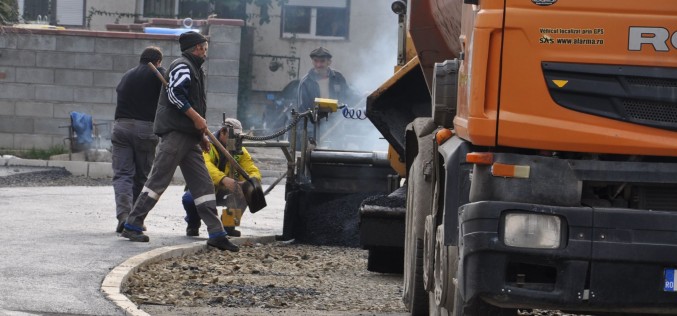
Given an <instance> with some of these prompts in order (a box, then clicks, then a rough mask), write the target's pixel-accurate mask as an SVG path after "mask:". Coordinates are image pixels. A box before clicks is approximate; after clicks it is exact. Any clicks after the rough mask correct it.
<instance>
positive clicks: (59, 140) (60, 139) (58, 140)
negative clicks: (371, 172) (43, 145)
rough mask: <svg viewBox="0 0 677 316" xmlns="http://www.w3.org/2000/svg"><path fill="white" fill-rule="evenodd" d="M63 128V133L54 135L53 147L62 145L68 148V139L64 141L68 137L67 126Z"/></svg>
mask: <svg viewBox="0 0 677 316" xmlns="http://www.w3.org/2000/svg"><path fill="white" fill-rule="evenodd" d="M62 130H63V134H62V135H54V136H52V147H54V146H61V147H63V148H64V149H68V141H64V140H65V139H66V137H68V132H67V131H66V129H65V128H62ZM66 155H68V154H66ZM50 158H51V157H50Z"/></svg>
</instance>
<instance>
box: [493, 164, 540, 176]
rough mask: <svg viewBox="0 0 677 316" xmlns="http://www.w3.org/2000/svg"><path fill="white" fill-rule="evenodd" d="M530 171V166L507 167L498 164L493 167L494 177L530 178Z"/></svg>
mask: <svg viewBox="0 0 677 316" xmlns="http://www.w3.org/2000/svg"><path fill="white" fill-rule="evenodd" d="M530 169H531V167H529V166H520V165H507V164H502V163H498V162H497V163H494V164H493V165H492V166H491V174H492V175H493V176H494V177H510V178H529V171H530Z"/></svg>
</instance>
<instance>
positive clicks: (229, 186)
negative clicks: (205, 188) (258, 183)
mask: <svg viewBox="0 0 677 316" xmlns="http://www.w3.org/2000/svg"><path fill="white" fill-rule="evenodd" d="M221 184H222V185H223V186H224V187H225V188H226V190H228V192H230V193H232V192H235V189H236V188H237V187H238V184H237V181H235V180H233V179H232V178H229V177H224V178H223V179H222V180H221Z"/></svg>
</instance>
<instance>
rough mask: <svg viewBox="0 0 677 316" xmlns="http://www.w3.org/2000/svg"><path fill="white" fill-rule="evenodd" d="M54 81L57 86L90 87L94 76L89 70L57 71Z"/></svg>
mask: <svg viewBox="0 0 677 316" xmlns="http://www.w3.org/2000/svg"><path fill="white" fill-rule="evenodd" d="M54 76H55V79H56V82H57V83H58V84H61V85H68V86H88V87H89V86H91V85H92V84H93V82H94V75H93V73H92V71H91V70H68V69H57V70H56V71H55V75H54Z"/></svg>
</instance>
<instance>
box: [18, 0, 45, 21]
mask: <svg viewBox="0 0 677 316" xmlns="http://www.w3.org/2000/svg"><path fill="white" fill-rule="evenodd" d="M22 17H23V19H24V20H26V21H38V22H43V21H44V22H45V23H48V22H49V0H24V2H23V12H22Z"/></svg>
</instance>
